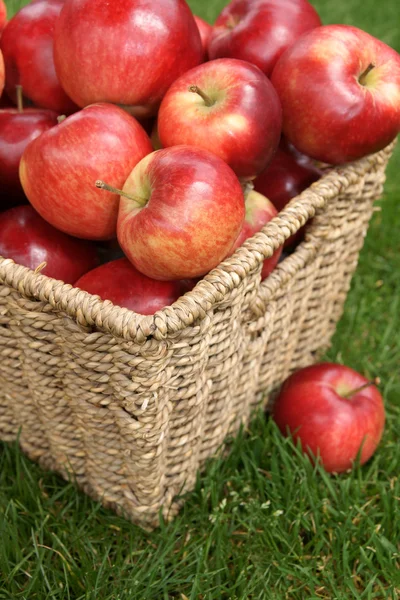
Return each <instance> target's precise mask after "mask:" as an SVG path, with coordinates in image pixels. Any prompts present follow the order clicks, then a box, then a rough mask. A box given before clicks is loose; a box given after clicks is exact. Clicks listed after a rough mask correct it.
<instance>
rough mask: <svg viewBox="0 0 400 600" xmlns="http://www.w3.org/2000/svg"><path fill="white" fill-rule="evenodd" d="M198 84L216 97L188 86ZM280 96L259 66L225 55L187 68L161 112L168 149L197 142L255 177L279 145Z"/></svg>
mask: <svg viewBox="0 0 400 600" xmlns="http://www.w3.org/2000/svg"><path fill="white" fill-rule="evenodd" d="M192 85H196V86H197V87H198V88H200V89H201V90H202V91H203V92H205V93H206V94H207V96H209V98H210V100H212V101H214V104H213V105H212V106H207V105H206V103H205V101H204V100H203V98H201V97H200V96H199V95H198V94H197V93H193V92H191V91H190V90H189V88H190V87H191V86H192ZM281 127H282V114H281V106H280V102H279V98H278V96H277V94H276V92H275V90H274V88H273V86H272V84H271V82H270V81H269V79H268V78H267V77H266V76H265V75H264V74H263V73H262V72H261V71H260V69H259V68H258V67H255V66H254V65H251V64H249V63H247V62H244V61H242V60H236V59H233V58H222V59H219V60H213V61H210V62H207V63H204V64H203V65H200V66H198V67H195V68H194V69H192V70H190V71H188V72H187V73H185V74H184V75H182V77H180V78H179V79H177V81H175V83H173V84H172V86H171V87H170V89H169V90H168V92H167V94H166V95H165V97H164V100H163V101H162V103H161V106H160V110H159V113H158V133H159V136H160V140H161V144H162V145H163V147H164V148H165V147H169V146H176V145H179V144H184V145H195V146H198V147H199V148H203V149H204V150H209V151H210V152H213V153H214V154H216V155H217V156H219V157H220V158H222V160H224V161H225V162H226V163H227V164H228V165H229V166H230V167H231V169H233V171H234V172H235V173H236V175H237V176H238V177H243V178H246V179H247V178H248V179H251V178H254V177H256V175H258V173H260V172H261V171H262V170H263V169H264V168H265V167H266V166H267V165H268V163H269V162H270V161H271V159H272V157H273V155H274V153H275V151H276V149H277V147H278V144H279V139H280V136H281Z"/></svg>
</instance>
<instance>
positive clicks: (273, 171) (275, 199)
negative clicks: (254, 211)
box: [254, 143, 322, 246]
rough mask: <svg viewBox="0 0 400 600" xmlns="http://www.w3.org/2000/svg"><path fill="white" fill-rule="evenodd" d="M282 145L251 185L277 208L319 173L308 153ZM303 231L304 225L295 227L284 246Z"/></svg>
mask: <svg viewBox="0 0 400 600" xmlns="http://www.w3.org/2000/svg"><path fill="white" fill-rule="evenodd" d="M283 148H284V145H283V144H282V143H281V145H280V147H279V148H278V150H277V153H276V154H275V156H274V158H273V159H272V161H271V163H270V164H269V165H268V167H267V168H266V169H265V170H264V171H263V172H262V173H261V174H260V175H259V176H258V177H257V179H256V180H255V181H254V189H255V190H257V192H260V194H263V195H264V196H267V198H268V199H269V200H271V202H272V203H273V204H274V206H275V207H276V208H277V209H278V211H280V210H282V209H283V208H284V207H285V206H286V204H287V203H288V202H289V201H290V200H291V199H292V198H294V197H295V196H298V195H299V194H301V192H303V191H304V190H305V189H306V188H308V187H310V185H311V184H312V183H314V182H315V181H317V180H318V179H319V178H320V177H321V175H322V171H320V170H319V169H317V167H316V166H314V165H313V163H312V161H311V160H310V159H309V158H308V157H306V156H304V155H300V154H298V153H296V154H294V153H292V152H289V147H288V146H287V145H286V148H288V149H287V150H284V149H283ZM303 232H304V228H301V229H299V231H298V232H297V233H295V234H294V235H292V236H291V237H290V238H289V239H288V240H286V242H285V244H284V246H291V245H292V244H293V243H294V242H296V241H297V240H299V239H301V237H302V235H303Z"/></svg>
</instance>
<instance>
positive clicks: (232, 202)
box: [117, 146, 245, 280]
mask: <svg viewBox="0 0 400 600" xmlns="http://www.w3.org/2000/svg"><path fill="white" fill-rule="evenodd" d="M123 190H124V191H125V192H126V193H128V194H131V195H132V196H135V197H139V198H143V199H144V201H145V202H146V201H147V204H146V205H145V206H144V207H143V206H139V205H138V204H137V203H135V202H134V201H131V200H128V199H126V198H123V197H122V198H121V203H120V210H119V215H118V226H117V236H118V241H119V243H120V245H121V248H122V249H123V251H124V253H125V254H126V256H127V257H128V258H129V260H130V261H131V263H132V264H133V265H134V266H135V267H136V268H137V269H138V270H139V271H141V272H142V273H144V274H145V275H147V276H148V277H152V278H153V279H159V280H173V279H186V278H188V279H190V278H196V277H199V276H200V275H204V274H205V273H208V271H210V270H211V269H213V268H214V267H216V266H217V265H218V264H219V263H220V262H221V260H223V259H224V258H226V256H228V254H229V253H230V250H231V248H232V247H233V245H234V243H235V241H236V239H237V237H238V235H239V232H240V230H241V227H242V224H243V219H244V215H245V205H244V197H243V192H242V188H241V185H240V183H239V180H238V179H237V177H236V176H235V174H234V172H233V171H232V169H230V167H228V165H227V164H225V163H224V162H223V161H222V160H221V159H220V158H218V157H217V156H215V155H214V154H211V152H207V151H206V150H202V149H200V148H196V147H194V146H174V147H173V148H166V149H164V150H158V151H157V152H153V154H151V155H150V156H148V157H146V158H145V159H144V160H143V161H141V162H140V163H139V165H138V166H137V167H136V168H135V169H134V170H133V171H132V173H131V174H130V175H129V177H128V179H127V181H126V183H125V185H124V188H123Z"/></svg>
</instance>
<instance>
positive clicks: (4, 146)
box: [0, 107, 57, 210]
mask: <svg viewBox="0 0 400 600" xmlns="http://www.w3.org/2000/svg"><path fill="white" fill-rule="evenodd" d="M55 125H57V114H56V113H55V112H53V111H52V110H47V109H45V108H27V109H25V110H24V109H22V107H20V108H19V109H17V108H15V107H13V108H11V107H10V108H3V109H1V110H0V210H4V209H5V208H10V207H11V206H13V205H15V204H21V203H25V202H27V199H26V197H25V194H24V192H23V189H22V186H21V182H20V179H19V163H20V160H21V156H22V154H23V152H24V150H25V148H26V147H27V146H28V144H29V143H30V142H31V141H32V140H34V139H35V138H37V137H38V136H39V135H41V134H42V133H43V132H45V131H47V130H48V129H50V128H51V127H54V126H55Z"/></svg>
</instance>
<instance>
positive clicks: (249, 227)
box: [232, 190, 282, 280]
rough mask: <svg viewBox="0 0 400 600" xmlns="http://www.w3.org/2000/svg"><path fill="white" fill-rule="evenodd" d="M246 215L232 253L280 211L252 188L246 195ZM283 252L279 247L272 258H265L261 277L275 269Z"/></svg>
mask: <svg viewBox="0 0 400 600" xmlns="http://www.w3.org/2000/svg"><path fill="white" fill-rule="evenodd" d="M245 204H246V216H245V221H244V223H243V227H242V230H241V232H240V234H239V237H238V238H237V240H236V242H235V245H234V247H233V251H232V253H233V252H234V251H235V250H236V249H237V248H239V247H240V246H241V245H242V244H243V242H244V241H245V240H247V238H250V237H252V236H253V235H254V234H255V233H257V232H258V231H260V230H261V229H262V228H263V227H264V225H266V224H267V223H268V222H269V221H270V220H271V219H273V218H274V217H275V216H276V215H277V214H278V211H277V210H276V208H275V206H274V205H273V204H272V202H270V201H269V200H268V198H266V197H265V196H263V195H262V194H259V193H258V192H256V191H254V190H252V191H250V192H248V193H247V194H246V195H245ZM281 254H282V248H278V250H276V251H275V252H274V253H273V255H272V256H271V258H267V259H266V260H264V265H263V268H262V271H261V279H262V280H263V279H265V278H266V277H268V275H269V274H270V273H272V271H273V270H274V269H275V267H276V265H277V264H278V262H279V259H280V257H281Z"/></svg>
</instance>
